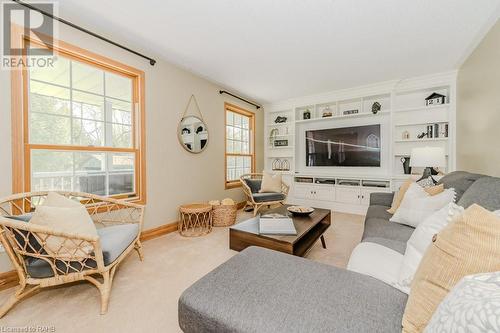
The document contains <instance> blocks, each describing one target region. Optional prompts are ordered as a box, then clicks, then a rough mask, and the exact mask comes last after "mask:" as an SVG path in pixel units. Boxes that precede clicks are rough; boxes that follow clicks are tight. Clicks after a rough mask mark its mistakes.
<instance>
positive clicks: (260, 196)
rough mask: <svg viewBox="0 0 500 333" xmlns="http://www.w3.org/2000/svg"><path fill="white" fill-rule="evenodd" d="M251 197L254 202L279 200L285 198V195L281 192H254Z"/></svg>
mask: <svg viewBox="0 0 500 333" xmlns="http://www.w3.org/2000/svg"><path fill="white" fill-rule="evenodd" d="M252 196H253V199H254V200H255V202H269V201H281V200H285V198H286V196H285V195H284V194H283V193H270V192H265V193H254V194H253V195H252Z"/></svg>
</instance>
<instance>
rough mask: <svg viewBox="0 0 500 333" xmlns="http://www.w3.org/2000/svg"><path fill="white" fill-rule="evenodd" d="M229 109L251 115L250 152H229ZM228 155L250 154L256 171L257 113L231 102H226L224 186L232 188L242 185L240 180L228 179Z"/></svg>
mask: <svg viewBox="0 0 500 333" xmlns="http://www.w3.org/2000/svg"><path fill="white" fill-rule="evenodd" d="M227 111H231V112H234V113H238V114H240V115H242V116H245V117H249V118H250V121H249V129H250V154H234V153H228V152H227ZM228 156H250V157H251V158H252V165H251V168H252V173H253V172H255V113H253V112H250V111H248V110H245V109H243V108H241V107H239V106H237V105H234V104H231V103H227V102H225V103H224V187H225V189H232V188H236V187H240V186H241V183H240V181H239V180H231V181H228V180H227V157H228Z"/></svg>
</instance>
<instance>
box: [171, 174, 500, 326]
mask: <svg viewBox="0 0 500 333" xmlns="http://www.w3.org/2000/svg"><path fill="white" fill-rule="evenodd" d="M440 183H442V184H444V186H445V188H450V187H453V188H455V190H456V192H457V202H458V203H459V204H460V205H463V206H464V207H468V206H470V205H471V204H472V203H478V204H480V205H482V206H483V207H485V208H488V209H490V210H496V209H500V178H494V177H488V176H484V175H478V174H471V173H468V172H463V171H456V172H452V173H450V174H448V175H446V176H445V177H443V178H442V179H441V180H440ZM392 198H393V194H392V193H375V194H372V196H371V198H370V207H369V209H368V212H367V215H366V220H365V230H364V233H363V239H362V241H363V242H374V243H377V244H381V245H383V246H386V247H389V248H391V249H393V250H395V251H398V252H400V253H404V251H405V249H406V241H407V240H408V239H409V238H410V236H411V234H412V232H413V230H414V229H413V228H411V227H407V226H403V225H400V224H397V223H390V222H389V221H388V220H389V218H390V217H391V214H389V213H387V211H386V210H387V209H388V208H389V206H390V205H391V203H392ZM406 301H407V295H406V294H404V293H402V292H400V291H399V290H397V289H395V288H393V287H391V286H389V285H387V284H385V283H383V282H381V281H379V280H377V279H375V278H372V277H369V276H366V275H362V274H359V273H355V272H350V271H347V270H344V269H340V268H336V267H333V266H329V265H324V264H320V263H317V262H313V261H311V260H308V259H304V258H299V257H294V256H291V255H287V254H283V253H280V252H275V251H271V250H267V249H263V248H257V247H251V248H248V249H246V250H245V251H242V252H241V253H239V254H238V255H236V256H234V257H233V258H231V259H230V260H228V261H227V262H226V263H224V264H222V265H221V266H219V267H218V268H216V269H215V270H213V271H212V272H210V273H209V274H207V275H206V276H205V277H203V278H202V279H200V280H199V281H197V282H196V283H195V284H193V285H192V286H191V287H189V288H188V289H187V290H186V291H185V292H184V293H183V294H182V295H181V297H180V299H179V325H180V327H181V329H182V330H183V331H184V332H384V333H389V332H401V319H402V316H403V312H404V308H405V305H406Z"/></svg>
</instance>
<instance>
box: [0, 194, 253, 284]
mask: <svg viewBox="0 0 500 333" xmlns="http://www.w3.org/2000/svg"><path fill="white" fill-rule="evenodd" d="M246 203H247V202H246V201H242V202H239V203H238V206H237V207H238V209H242V208H243V207H245V205H246ZM177 225H178V222H177V221H176V222H172V223H167V224H164V225H161V226H159V227H156V228H153V229H148V230H144V231H143V232H141V237H140V240H141V241H143V242H145V241H148V240H151V239H154V238H157V237H160V236H163V235H166V234H169V233H171V232H174V231H177ZM18 284H19V276H18V275H17V272H16V271H14V270H12V271H8V272H4V273H0V291H2V290H5V289H9V288H13V287H15V286H17V285H18Z"/></svg>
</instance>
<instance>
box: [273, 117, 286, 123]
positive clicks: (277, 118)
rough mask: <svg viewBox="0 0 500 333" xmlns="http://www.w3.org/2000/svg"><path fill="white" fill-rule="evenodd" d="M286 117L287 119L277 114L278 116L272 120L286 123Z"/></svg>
mask: <svg viewBox="0 0 500 333" xmlns="http://www.w3.org/2000/svg"><path fill="white" fill-rule="evenodd" d="M286 119H287V118H286V117H282V116H278V117H276V119H275V120H274V122H275V123H276V124H280V123H286Z"/></svg>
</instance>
